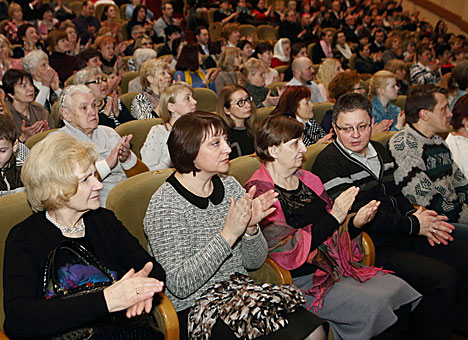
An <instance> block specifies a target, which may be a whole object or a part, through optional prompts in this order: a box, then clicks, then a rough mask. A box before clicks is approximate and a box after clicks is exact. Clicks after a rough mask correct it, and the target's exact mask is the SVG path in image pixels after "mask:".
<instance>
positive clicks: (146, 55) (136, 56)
mask: <svg viewBox="0 0 468 340" xmlns="http://www.w3.org/2000/svg"><path fill="white" fill-rule="evenodd" d="M156 55H157V52H156V51H155V50H153V49H152V48H139V49H137V50H136V51H135V53H133V57H132V61H133V67H134V68H135V69H134V70H133V71H138V72H140V69H141V66H142V65H143V63H144V62H145V61H147V60H149V59H154V58H156ZM129 67H130V65H129ZM141 91H143V87H142V86H141V81H140V77H135V79H132V80H130V81H129V82H128V92H141Z"/></svg>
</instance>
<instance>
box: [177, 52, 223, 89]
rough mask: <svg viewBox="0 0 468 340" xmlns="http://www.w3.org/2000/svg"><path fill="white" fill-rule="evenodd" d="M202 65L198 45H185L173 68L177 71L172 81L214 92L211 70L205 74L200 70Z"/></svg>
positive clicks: (213, 76) (213, 75)
mask: <svg viewBox="0 0 468 340" xmlns="http://www.w3.org/2000/svg"><path fill="white" fill-rule="evenodd" d="M202 64H203V61H202V54H201V50H200V45H198V44H188V45H185V46H184V47H183V48H182V52H181V53H180V57H179V59H178V60H177V65H176V66H175V69H176V70H177V71H176V72H175V73H174V80H175V81H183V82H186V83H187V84H189V85H190V86H192V87H193V88H196V87H202V88H210V89H211V90H213V91H215V92H216V85H215V82H214V81H213V80H214V78H215V74H214V73H213V69H211V70H209V71H208V72H207V71H205V70H203V69H201V68H200V67H201V65H202ZM210 78H213V79H210Z"/></svg>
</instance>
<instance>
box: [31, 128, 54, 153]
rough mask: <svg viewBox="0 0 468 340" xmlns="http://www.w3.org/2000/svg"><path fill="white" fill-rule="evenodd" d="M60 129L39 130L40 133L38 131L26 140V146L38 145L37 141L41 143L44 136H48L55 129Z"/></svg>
mask: <svg viewBox="0 0 468 340" xmlns="http://www.w3.org/2000/svg"><path fill="white" fill-rule="evenodd" d="M57 130H58V129H50V130H47V131H43V132H39V133H36V134H35V135H34V136H31V137H29V138H28V139H27V140H26V143H24V144H26V146H27V147H28V148H29V149H31V148H32V147H33V146H34V145H36V144H37V143H39V142H40V141H41V140H43V139H44V138H46V137H47V135H48V134H49V133H51V132H54V131H57Z"/></svg>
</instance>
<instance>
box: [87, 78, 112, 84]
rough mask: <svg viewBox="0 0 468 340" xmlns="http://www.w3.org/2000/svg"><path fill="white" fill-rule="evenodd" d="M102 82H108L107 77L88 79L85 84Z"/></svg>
mask: <svg viewBox="0 0 468 340" xmlns="http://www.w3.org/2000/svg"><path fill="white" fill-rule="evenodd" d="M101 83H107V79H106V78H96V79H94V80H91V81H87V82H86V83H85V85H89V84H101Z"/></svg>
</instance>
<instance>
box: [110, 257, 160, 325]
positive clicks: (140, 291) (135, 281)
mask: <svg viewBox="0 0 468 340" xmlns="http://www.w3.org/2000/svg"><path fill="white" fill-rule="evenodd" d="M145 268H146V266H145ZM145 268H143V269H142V270H143V271H144V270H145ZM140 272H141V271H140ZM140 272H138V273H140ZM163 285H164V284H163V283H162V282H161V281H159V280H156V279H153V278H149V277H145V276H143V275H139V276H137V275H136V274H135V270H134V269H130V270H129V271H128V272H127V274H125V275H124V276H122V278H121V279H120V280H119V281H117V282H115V283H114V284H113V285H112V286H109V287H107V288H106V289H104V299H105V300H106V304H107V309H108V310H109V312H110V313H112V312H118V311H121V310H124V309H127V308H129V307H130V309H131V312H130V314H131V313H132V312H133V309H132V308H131V307H132V306H135V305H137V306H139V304H140V302H145V301H146V300H148V299H152V298H153V296H154V294H155V293H158V292H161V291H162V289H163ZM143 307H146V302H145V304H144V306H143ZM137 309H138V307H137V308H135V312H136V311H137ZM127 317H129V311H128V310H127Z"/></svg>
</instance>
